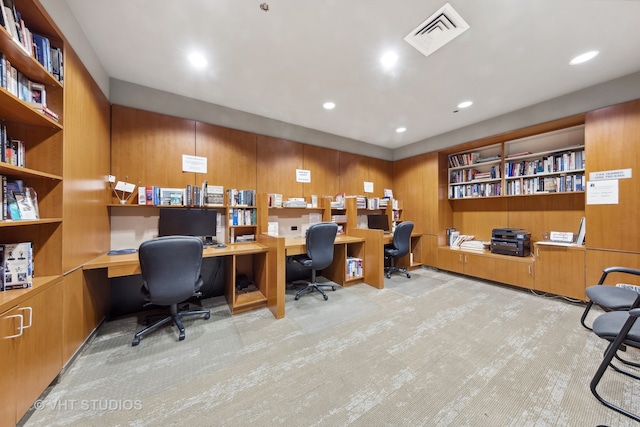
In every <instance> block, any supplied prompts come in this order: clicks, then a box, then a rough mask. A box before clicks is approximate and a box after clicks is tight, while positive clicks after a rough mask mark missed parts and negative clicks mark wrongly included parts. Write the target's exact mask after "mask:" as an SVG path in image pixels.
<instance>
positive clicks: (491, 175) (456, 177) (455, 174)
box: [449, 166, 500, 184]
mask: <svg viewBox="0 0 640 427" xmlns="http://www.w3.org/2000/svg"><path fill="white" fill-rule="evenodd" d="M487 179H500V167H499V166H492V167H491V169H490V170H488V171H486V172H480V171H479V170H477V169H461V170H455V171H450V172H449V183H450V184H460V183H463V182H470V181H475V180H478V181H480V180H487Z"/></svg>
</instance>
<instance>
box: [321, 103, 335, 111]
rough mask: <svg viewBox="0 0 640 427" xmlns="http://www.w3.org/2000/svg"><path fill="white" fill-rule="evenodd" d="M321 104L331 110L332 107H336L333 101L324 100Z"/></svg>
mask: <svg viewBox="0 0 640 427" xmlns="http://www.w3.org/2000/svg"><path fill="white" fill-rule="evenodd" d="M322 106H323V107H324V109H325V110H333V109H334V108H336V104H335V103H333V102H325V103H324V104H322Z"/></svg>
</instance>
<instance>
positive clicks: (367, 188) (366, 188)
mask: <svg viewBox="0 0 640 427" xmlns="http://www.w3.org/2000/svg"><path fill="white" fill-rule="evenodd" d="M364 192H365V193H373V182H367V181H365V182H364Z"/></svg>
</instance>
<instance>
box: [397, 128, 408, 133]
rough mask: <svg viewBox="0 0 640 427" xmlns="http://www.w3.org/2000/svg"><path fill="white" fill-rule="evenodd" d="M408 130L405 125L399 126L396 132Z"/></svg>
mask: <svg viewBox="0 0 640 427" xmlns="http://www.w3.org/2000/svg"><path fill="white" fill-rule="evenodd" d="M406 130H407V128H405V127H399V128H398V129H396V132H398V133H402V132H404V131H406Z"/></svg>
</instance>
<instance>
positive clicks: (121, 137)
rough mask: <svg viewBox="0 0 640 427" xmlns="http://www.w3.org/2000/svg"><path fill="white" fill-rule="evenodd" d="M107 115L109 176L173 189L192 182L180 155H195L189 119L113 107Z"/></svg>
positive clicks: (132, 199) (192, 122)
mask: <svg viewBox="0 0 640 427" xmlns="http://www.w3.org/2000/svg"><path fill="white" fill-rule="evenodd" d="M111 116H112V118H111V120H112V130H111V174H112V175H115V176H116V179H117V180H121V181H127V182H130V183H132V184H135V185H136V186H148V185H156V186H158V187H174V188H184V187H186V186H187V184H191V185H194V184H195V183H196V177H195V173H193V172H186V173H183V172H182V155H183V154H188V155H191V156H193V155H195V154H196V132H195V122H194V121H193V120H187V119H181V118H177V117H171V116H165V115H162V114H157V113H151V112H148V111H143V110H137V109H134V108H127V107H120V106H117V105H114V106H113V107H112V108H111ZM212 160H213V159H212ZM130 201H131V202H133V203H137V199H136V198H135V197H132V198H131V200H130ZM113 203H117V199H116V198H115V197H113Z"/></svg>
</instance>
